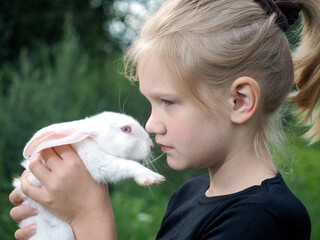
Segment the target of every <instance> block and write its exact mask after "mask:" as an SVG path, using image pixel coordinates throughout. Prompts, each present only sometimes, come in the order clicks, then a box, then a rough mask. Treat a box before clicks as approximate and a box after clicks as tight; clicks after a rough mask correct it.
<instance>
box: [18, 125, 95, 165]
mask: <svg viewBox="0 0 320 240" xmlns="http://www.w3.org/2000/svg"><path fill="white" fill-rule="evenodd" d="M59 125H61V126H63V127H57V126H59ZM59 125H57V124H55V125H52V126H49V127H46V128H44V129H42V130H40V131H39V132H37V133H36V134H35V135H34V136H33V138H32V139H31V140H30V141H29V142H28V143H27V145H26V146H25V148H24V151H23V156H24V158H26V159H27V158H33V157H34V156H35V155H36V154H37V153H39V152H40V151H41V150H43V149H46V148H51V147H56V146H61V145H66V144H73V143H77V142H80V141H81V140H83V139H85V138H87V137H93V136H94V133H93V132H91V131H89V130H85V129H82V128H80V127H79V128H77V127H74V125H72V126H73V127H72V128H68V127H67V128H66V127H65V125H63V124H59Z"/></svg>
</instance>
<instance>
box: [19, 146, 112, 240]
mask: <svg viewBox="0 0 320 240" xmlns="http://www.w3.org/2000/svg"><path fill="white" fill-rule="evenodd" d="M42 160H43V161H44V162H45V163H46V164H47V167H46V166H45V165H44V164H43V163H42ZM29 169H30V171H31V172H32V173H33V174H34V175H35V177H36V178H37V179H38V180H39V181H40V182H41V183H42V186H41V187H36V186H33V185H31V184H30V183H29V182H28V181H27V174H25V175H24V176H22V177H21V188H22V190H23V192H24V193H25V194H26V195H27V196H28V197H30V198H31V199H34V200H35V201H37V202H39V203H40V204H41V205H42V206H44V207H45V208H46V209H48V210H49V211H50V212H52V213H53V214H55V215H57V216H58V217H59V218H61V219H63V220H64V221H66V222H68V223H70V224H71V226H72V228H73V231H74V233H75V235H76V237H77V239H78V240H81V239H106V238H108V239H115V238H116V234H115V232H116V231H115V224H114V217H113V211H112V207H111V203H110V198H109V192H108V187H107V186H104V185H100V184H98V183H97V182H95V181H94V180H93V179H92V178H91V176H90V174H89V172H88V171H87V169H86V168H85V166H84V164H83V162H82V161H81V159H80V158H79V156H78V155H77V153H76V152H75V151H74V150H73V148H72V147H71V146H69V145H65V146H59V147H55V148H50V149H45V150H42V151H41V152H40V154H38V155H37V156H36V157H35V158H34V159H32V160H31V162H30V164H29Z"/></svg>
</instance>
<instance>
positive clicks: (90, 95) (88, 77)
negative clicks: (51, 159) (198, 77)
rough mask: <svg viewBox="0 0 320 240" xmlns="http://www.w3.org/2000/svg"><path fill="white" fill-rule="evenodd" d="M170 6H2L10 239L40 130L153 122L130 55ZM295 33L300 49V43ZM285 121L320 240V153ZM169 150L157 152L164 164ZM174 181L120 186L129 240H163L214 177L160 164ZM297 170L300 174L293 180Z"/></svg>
mask: <svg viewBox="0 0 320 240" xmlns="http://www.w3.org/2000/svg"><path fill="white" fill-rule="evenodd" d="M160 3H161V0H149V1H147V0H127V1H120V0H89V1H75V0H69V1H62V0H55V1H51V0H50V1H49V0H42V1H38V0H29V1H21V0H2V1H1V3H0V36H1V37H0V131H1V134H0V238H1V239H4V240H7V239H8V240H10V239H14V238H13V234H14V232H15V230H16V229H17V226H16V224H15V223H14V222H13V221H12V220H11V218H10V217H9V211H10V209H11V208H12V205H11V204H10V203H9V201H8V195H9V193H10V192H11V191H12V186H11V181H12V179H13V178H14V177H15V176H18V175H20V174H21V172H22V171H23V169H22V167H21V166H20V161H21V160H22V149H23V147H24V144H25V143H26V142H27V141H28V140H29V138H30V137H31V136H32V135H33V133H34V132H35V131H37V130H38V129H40V128H41V127H44V126H46V125H49V124H51V123H55V122H62V121H68V120H75V119H80V118H83V117H85V116H88V115H92V114H95V113H98V112H101V111H104V110H108V111H118V112H119V111H121V112H126V113H128V114H130V115H133V116H134V117H135V118H137V119H138V120H139V121H140V122H141V123H145V122H146V120H147V118H148V114H149V112H150V109H149V105H148V103H147V102H146V100H145V99H144V98H143V97H142V96H140V94H139V92H138V89H137V86H133V85H132V84H130V83H129V82H128V81H127V80H126V79H124V77H123V75H122V74H120V72H121V71H122V69H123V65H122V59H121V57H122V54H123V50H124V49H125V48H126V47H127V46H128V45H129V44H130V42H131V41H132V39H134V38H135V36H136V34H137V30H138V29H139V27H140V25H141V23H142V22H143V21H144V20H145V19H146V18H148V16H149V15H150V13H152V12H153V11H154V10H155V9H156V8H157V7H158V6H159V4H160ZM295 30H296V27H293V29H292V31H291V32H290V33H289V34H290V42H291V44H292V45H295V43H296V42H297V41H298V39H297V37H296V36H295V34H294V32H295ZM287 115H288V116H289V118H287V121H286V122H285V123H286V125H287V126H290V127H287V128H286V129H287V130H286V131H287V134H288V140H287V142H286V144H285V145H286V157H285V159H286V160H288V161H287V162H286V163H285V164H283V163H279V165H281V169H282V170H283V175H284V177H285V178H286V180H287V182H288V184H289V185H290V187H291V189H292V191H293V192H294V193H295V194H296V195H297V196H298V197H299V198H300V199H301V200H302V202H303V203H304V204H305V206H306V207H307V209H308V210H309V213H310V216H311V220H312V239H313V240H317V239H320V220H319V219H320V204H319V199H320V191H319V183H320V175H319V173H320V161H319V158H320V145H318V144H315V145H313V146H307V145H306V143H305V142H304V141H303V140H302V139H301V138H300V135H301V134H302V133H303V130H304V128H303V127H302V126H300V125H299V124H298V123H297V121H296V120H294V119H293V118H292V117H290V116H292V115H290V114H289V113H287ZM160 154H161V151H160V150H159V149H157V148H156V149H155V151H154V155H155V156H159V155H160ZM288 162H289V163H288ZM153 165H154V167H155V168H156V169H157V170H158V171H159V172H160V173H161V174H163V175H165V176H166V178H167V181H166V182H165V183H163V184H161V185H159V186H156V187H152V188H141V187H139V186H137V185H136V184H135V183H134V182H133V181H131V180H128V181H124V182H121V183H119V184H117V185H114V186H111V198H112V203H113V208H114V212H115V218H116V224H117V231H118V237H119V239H120V240H142V239H143V240H144V239H146V240H148V239H154V238H155V235H156V233H157V230H158V228H159V226H160V222H161V219H162V217H163V214H164V212H165V209H166V204H167V202H168V200H169V198H170V196H171V195H172V193H173V192H174V191H175V190H176V189H177V187H178V186H179V185H180V184H182V183H183V182H185V181H187V180H188V179H190V178H191V177H193V176H196V175H199V174H203V173H205V172H206V171H205V170H201V171H188V172H183V173H182V172H175V171H173V170H171V169H169V168H168V166H167V165H166V163H165V159H164V158H163V157H162V158H160V159H159V160H157V161H156V162H154V163H153ZM291 170H293V171H292V173H291Z"/></svg>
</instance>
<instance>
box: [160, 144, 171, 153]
mask: <svg viewBox="0 0 320 240" xmlns="http://www.w3.org/2000/svg"><path fill="white" fill-rule="evenodd" d="M160 147H161V151H162V152H168V151H170V150H172V149H173V147H169V146H165V145H161V144H160Z"/></svg>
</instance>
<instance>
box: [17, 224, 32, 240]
mask: <svg viewBox="0 0 320 240" xmlns="http://www.w3.org/2000/svg"><path fill="white" fill-rule="evenodd" d="M36 232H37V228H36V225H35V224H31V225H28V226H25V227H23V228H20V229H18V230H17V231H16V232H15V234H14V237H15V238H16V239H17V240H27V239H29V238H31V237H32V236H33V235H34V234H36Z"/></svg>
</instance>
